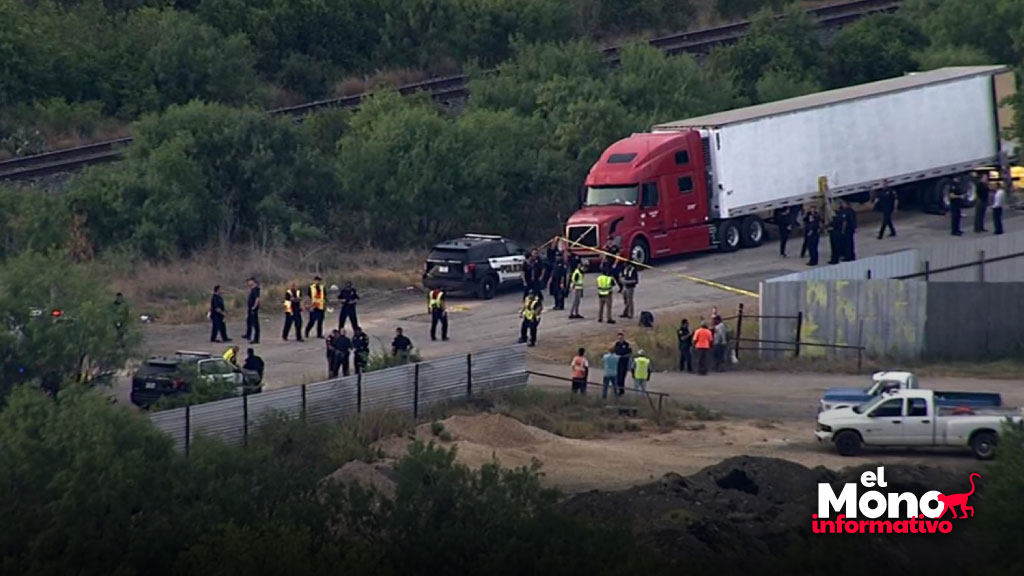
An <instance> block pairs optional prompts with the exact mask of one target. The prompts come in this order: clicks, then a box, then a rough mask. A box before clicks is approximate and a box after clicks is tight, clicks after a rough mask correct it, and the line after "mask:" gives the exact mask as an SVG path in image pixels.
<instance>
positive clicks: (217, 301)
mask: <svg viewBox="0 0 1024 576" xmlns="http://www.w3.org/2000/svg"><path fill="white" fill-rule="evenodd" d="M224 316H225V311H224V297H223V296H221V295H220V284H218V285H216V286H214V287H213V295H212V296H210V342H216V341H217V337H218V336H220V339H221V340H222V341H224V342H231V338H228V326H227V324H226V323H225V322H224Z"/></svg>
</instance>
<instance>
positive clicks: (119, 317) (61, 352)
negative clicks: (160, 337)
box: [0, 252, 138, 397]
mask: <svg viewBox="0 0 1024 576" xmlns="http://www.w3.org/2000/svg"><path fill="white" fill-rule="evenodd" d="M113 301H114V294H113V291H111V290H109V289H108V287H107V285H106V284H105V282H104V281H103V280H102V279H101V277H100V276H99V275H98V273H97V271H96V270H95V269H92V268H89V267H87V266H85V265H82V264H75V263H73V262H71V261H69V260H68V259H67V258H66V257H65V256H63V255H62V254H60V253H56V252H52V253H49V254H45V255H44V254H41V253H33V252H27V253H24V254H22V255H19V256H17V257H15V258H11V259H9V260H8V261H7V262H6V263H5V265H4V267H3V269H2V274H0V317H2V318H4V319H5V321H4V323H3V325H2V329H0V360H2V362H0V366H2V368H0V370H2V372H0V377H2V381H0V382H2V383H3V384H4V386H5V388H3V389H2V390H0V397H2V396H3V395H6V392H7V391H8V390H9V388H10V386H12V385H13V384H15V383H18V382H28V381H35V382H38V381H40V380H42V379H43V378H49V379H54V381H55V382H72V381H75V380H78V379H80V378H81V377H82V375H83V373H93V374H94V373H100V372H105V371H108V370H116V369H119V368H121V367H122V366H123V365H124V362H125V360H126V359H127V357H128V355H129V354H130V353H131V352H132V351H133V349H134V347H135V345H136V344H137V342H138V338H137V333H136V330H135V328H134V327H133V325H132V323H131V322H128V323H127V325H125V326H124V327H123V328H122V329H120V330H119V329H118V327H117V324H118V322H123V321H124V317H125V315H124V312H123V309H120V308H118V307H115V306H114V305H113ZM51 310H60V311H61V312H62V313H63V315H62V316H59V317H51V316H50V311H51ZM34 311H38V312H34Z"/></svg>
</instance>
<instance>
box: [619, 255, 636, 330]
mask: <svg viewBox="0 0 1024 576" xmlns="http://www.w3.org/2000/svg"><path fill="white" fill-rule="evenodd" d="M623 264H624V266H623V267H622V272H621V273H620V274H619V278H620V279H621V281H620V283H619V292H620V293H621V294H622V314H619V318H632V317H633V314H634V313H635V310H634V307H635V303H636V302H635V300H634V296H635V294H636V287H637V285H638V284H639V283H640V271H639V270H638V269H637V267H636V265H635V264H633V263H632V262H624V263H623Z"/></svg>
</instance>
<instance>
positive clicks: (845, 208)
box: [839, 200, 857, 262]
mask: <svg viewBox="0 0 1024 576" xmlns="http://www.w3.org/2000/svg"><path fill="white" fill-rule="evenodd" d="M839 210H840V211H841V212H842V214H843V260H844V261H846V262H853V261H854V260H856V259H857V250H856V248H855V247H854V235H856V234H857V212H856V211H855V210H854V209H853V206H850V203H849V202H847V201H845V200H844V201H843V203H842V207H841V208H840V209H839Z"/></svg>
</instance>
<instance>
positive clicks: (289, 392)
mask: <svg viewBox="0 0 1024 576" xmlns="http://www.w3.org/2000/svg"><path fill="white" fill-rule="evenodd" d="M527 377H528V375H527V372H526V349H525V348H524V347H523V346H513V347H509V348H502V349H499V350H491V351H487V352H480V353H475V354H466V355H462V356H450V357H448V358H441V359H438V360H431V361H429V362H420V363H418V364H408V365H405V366H397V367H395V368H388V369H386V370H378V371H374V372H368V373H366V374H361V375H356V376H348V377H345V378H338V379H335V380H328V381H326V382H317V383H315V384H304V385H302V386H295V387H292V388H284V389H281V390H273V391H270V392H264V393H262V394H255V395H252V396H244V397H238V398H229V399H227V400H219V401H217V402H210V403H207V404H199V405H196V406H186V407H184V408H176V409H173V410H165V411H162V412H155V413H153V414H152V415H150V420H151V421H152V422H153V424H154V425H155V426H156V427H157V428H159V429H160V430H162V431H164V432H166V433H167V434H169V435H170V436H171V437H172V438H173V439H174V444H175V447H176V448H178V449H179V450H184V451H186V452H187V451H188V449H189V446H190V445H191V443H192V439H193V438H195V437H196V436H197V435H208V436H213V437H215V438H219V439H220V440H222V441H224V442H225V443H227V444H231V445H242V444H244V443H245V442H246V439H247V438H248V435H249V432H250V431H251V430H252V429H253V428H254V427H255V426H257V425H258V424H259V423H260V422H261V421H262V420H263V419H265V418H266V417H267V416H269V415H271V414H286V415H289V416H292V417H299V416H305V418H306V419H307V420H308V421H310V422H330V421H334V420H338V419H339V418H341V417H343V416H349V415H352V414H358V413H361V412H364V411H380V410H397V411H401V412H406V413H408V414H410V415H412V416H413V417H418V416H419V415H420V414H421V413H423V411H424V410H425V409H427V408H429V407H431V406H433V405H435V404H439V403H442V402H449V401H452V400H458V399H460V398H470V397H472V396H473V394H477V393H486V392H493V391H495V390H500V389H503V388H513V387H519V386H525V385H526V381H527Z"/></svg>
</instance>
